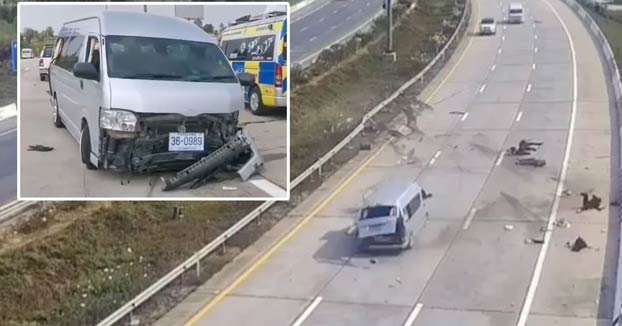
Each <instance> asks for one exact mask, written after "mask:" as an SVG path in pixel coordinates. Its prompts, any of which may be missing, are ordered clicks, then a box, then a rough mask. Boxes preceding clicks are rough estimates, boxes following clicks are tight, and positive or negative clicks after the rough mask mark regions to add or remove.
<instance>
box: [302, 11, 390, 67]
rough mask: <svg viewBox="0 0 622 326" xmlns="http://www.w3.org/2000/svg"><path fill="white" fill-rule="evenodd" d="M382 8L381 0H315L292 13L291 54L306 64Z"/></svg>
mask: <svg viewBox="0 0 622 326" xmlns="http://www.w3.org/2000/svg"><path fill="white" fill-rule="evenodd" d="M381 11H382V0H317V1H315V2H313V3H311V4H310V5H308V6H306V7H303V8H302V9H300V10H299V11H297V12H295V13H292V22H291V24H290V25H291V30H292V31H291V49H290V56H291V60H292V61H293V62H294V63H304V64H306V63H309V61H310V60H312V58H314V57H315V56H316V55H318V54H319V53H320V52H321V51H322V50H323V49H325V48H327V47H329V46H330V45H332V44H334V43H337V42H340V41H341V40H343V39H344V38H348V37H349V36H352V33H354V32H356V31H357V30H359V29H360V28H361V27H363V26H365V25H367V24H369V23H370V22H371V21H372V20H373V19H374V18H375V17H376V16H378V14H379V13H380V12H381Z"/></svg>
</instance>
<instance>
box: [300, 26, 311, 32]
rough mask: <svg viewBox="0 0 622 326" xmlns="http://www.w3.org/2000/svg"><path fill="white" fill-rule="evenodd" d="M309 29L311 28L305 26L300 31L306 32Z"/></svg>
mask: <svg viewBox="0 0 622 326" xmlns="http://www.w3.org/2000/svg"><path fill="white" fill-rule="evenodd" d="M308 28H309V26H305V27H303V28H301V29H300V32H304V31H306V30H307V29H308Z"/></svg>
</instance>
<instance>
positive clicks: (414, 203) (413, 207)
mask: <svg viewBox="0 0 622 326" xmlns="http://www.w3.org/2000/svg"><path fill="white" fill-rule="evenodd" d="M419 206H421V193H418V194H417V195H416V196H415V197H414V198H413V199H412V200H411V201H410V203H408V205H406V211H407V212H408V216H411V217H412V216H413V214H415V212H417V210H418V209H419Z"/></svg>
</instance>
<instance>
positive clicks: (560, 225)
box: [553, 218, 570, 229]
mask: <svg viewBox="0 0 622 326" xmlns="http://www.w3.org/2000/svg"><path fill="white" fill-rule="evenodd" d="M553 225H555V226H556V227H558V228H566V229H567V228H569V227H570V223H568V221H566V219H565V218H559V219H557V220H555V222H553Z"/></svg>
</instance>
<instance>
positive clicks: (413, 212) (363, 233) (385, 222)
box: [355, 180, 428, 250]
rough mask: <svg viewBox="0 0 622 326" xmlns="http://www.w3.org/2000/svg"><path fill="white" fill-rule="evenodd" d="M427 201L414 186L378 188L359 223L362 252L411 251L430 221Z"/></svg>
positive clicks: (400, 183) (402, 184)
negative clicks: (417, 236) (377, 250)
mask: <svg viewBox="0 0 622 326" xmlns="http://www.w3.org/2000/svg"><path fill="white" fill-rule="evenodd" d="M424 200H425V196H424V191H423V189H422V188H421V187H420V186H419V185H417V184H416V183H414V182H406V181H402V180H388V181H385V182H383V183H381V184H380V185H378V186H377V187H376V190H375V191H374V192H373V194H372V195H371V196H369V197H368V198H365V207H363V208H362V209H361V211H360V213H359V216H358V217H357V219H356V223H355V234H356V237H357V239H358V240H359V247H360V249H362V250H366V249H389V248H400V249H406V248H410V247H411V246H412V243H413V236H414V234H415V233H417V232H418V231H419V230H421V228H423V227H424V226H425V223H426V220H427V217H428V209H427V206H426V203H425V201H424Z"/></svg>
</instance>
